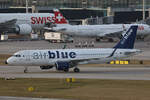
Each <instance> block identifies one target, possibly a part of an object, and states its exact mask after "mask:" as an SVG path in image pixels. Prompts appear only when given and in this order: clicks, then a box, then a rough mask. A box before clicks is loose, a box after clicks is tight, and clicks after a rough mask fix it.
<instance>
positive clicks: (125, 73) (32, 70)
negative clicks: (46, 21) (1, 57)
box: [0, 38, 150, 100]
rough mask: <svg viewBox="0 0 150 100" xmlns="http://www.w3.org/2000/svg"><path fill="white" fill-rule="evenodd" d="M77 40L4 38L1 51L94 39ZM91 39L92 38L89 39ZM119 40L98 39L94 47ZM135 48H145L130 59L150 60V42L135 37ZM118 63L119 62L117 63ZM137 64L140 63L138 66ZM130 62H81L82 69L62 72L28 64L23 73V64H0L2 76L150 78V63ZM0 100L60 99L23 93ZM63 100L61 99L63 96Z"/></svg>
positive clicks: (61, 46)
mask: <svg viewBox="0 0 150 100" xmlns="http://www.w3.org/2000/svg"><path fill="white" fill-rule="evenodd" d="M75 40H76V41H75V42H74V43H67V44H66V43H49V42H47V41H44V40H40V41H5V42H0V46H1V47H0V54H11V55H12V54H13V53H15V52H17V51H19V50H28V49H29V50H31V49H60V48H63V46H64V45H67V48H76V47H75V45H77V44H79V43H80V42H81V41H82V42H81V43H82V44H83V43H85V42H88V43H89V42H90V41H94V40H93V39H88V38H85V39H84V38H76V39H75ZM89 40H90V41H89ZM115 44H116V43H109V42H99V43H95V46H94V48H111V47H113V46H114V45H115ZM135 48H136V49H141V50H143V52H142V53H141V54H139V55H136V56H133V57H130V58H128V59H131V60H133V59H136V60H150V42H143V41H136V43H135ZM117 66H118V65H117ZM137 66H138V67H137ZM137 66H136V65H134V66H133V65H127V66H123V67H114V66H105V67H104V66H103V67H102V66H101V65H97V66H96V67H95V66H93V65H91V64H90V65H87V66H86V67H85V66H84V67H83V66H79V68H80V70H81V72H80V73H74V72H73V71H72V69H71V70H70V72H68V73H65V72H59V71H56V69H55V68H53V69H50V70H41V69H40V67H38V66H29V68H28V73H24V72H23V70H24V67H23V66H2V65H1V66H0V78H5V79H8V78H12V79H15V78H70V77H73V78H80V79H83V78H84V79H109V80H110V79H111V80H150V65H145V66H144V65H137ZM0 100H60V99H41V98H23V97H5V96H0ZM61 100H62V99H61Z"/></svg>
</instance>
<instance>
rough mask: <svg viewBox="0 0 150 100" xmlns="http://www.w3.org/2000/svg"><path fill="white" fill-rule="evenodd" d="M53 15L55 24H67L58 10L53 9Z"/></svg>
mask: <svg viewBox="0 0 150 100" xmlns="http://www.w3.org/2000/svg"><path fill="white" fill-rule="evenodd" d="M54 15H55V23H56V24H68V22H67V20H66V19H65V18H64V16H63V15H62V14H61V13H60V11H59V10H58V9H54Z"/></svg>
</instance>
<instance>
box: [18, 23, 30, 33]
mask: <svg viewBox="0 0 150 100" xmlns="http://www.w3.org/2000/svg"><path fill="white" fill-rule="evenodd" d="M15 31H16V33H17V34H21V35H27V34H30V33H31V32H32V27H31V26H30V25H29V24H20V25H17V26H16V29H15Z"/></svg>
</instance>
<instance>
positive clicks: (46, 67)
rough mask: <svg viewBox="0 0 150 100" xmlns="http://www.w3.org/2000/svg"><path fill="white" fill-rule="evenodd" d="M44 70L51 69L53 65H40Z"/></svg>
mask: <svg viewBox="0 0 150 100" xmlns="http://www.w3.org/2000/svg"><path fill="white" fill-rule="evenodd" d="M40 68H41V69H42V70H46V69H51V68H53V66H40Z"/></svg>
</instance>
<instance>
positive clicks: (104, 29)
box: [53, 24, 150, 37]
mask: <svg viewBox="0 0 150 100" xmlns="http://www.w3.org/2000/svg"><path fill="white" fill-rule="evenodd" d="M132 25H138V30H137V35H148V34H150V26H148V25H146V24H107V25H58V27H54V28H53V30H55V31H59V32H62V33H65V34H68V35H73V36H91V37H94V36H96V37H97V36H99V37H101V36H102V37H103V36H107V35H110V34H112V35H113V34H114V35H115V33H120V34H121V32H123V31H124V30H126V29H128V28H129V27H130V26H132Z"/></svg>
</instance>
